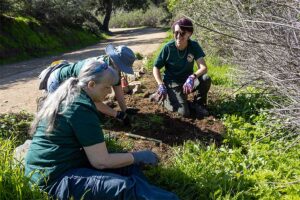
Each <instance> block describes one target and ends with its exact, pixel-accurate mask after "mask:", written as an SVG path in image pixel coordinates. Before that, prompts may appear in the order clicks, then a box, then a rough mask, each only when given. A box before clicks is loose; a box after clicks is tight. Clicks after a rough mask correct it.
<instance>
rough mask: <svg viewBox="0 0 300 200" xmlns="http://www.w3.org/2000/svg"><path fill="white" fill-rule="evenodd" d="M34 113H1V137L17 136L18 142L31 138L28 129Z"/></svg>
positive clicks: (16, 140) (16, 141)
mask: <svg viewBox="0 0 300 200" xmlns="http://www.w3.org/2000/svg"><path fill="white" fill-rule="evenodd" d="M32 120H33V115H32V114H29V113H27V112H24V111H23V112H20V113H8V114H0V138H3V139H9V138H15V143H16V144H21V143H23V142H24V141H25V140H26V139H28V138H29V136H28V130H29V127H30V123H31V121H32Z"/></svg>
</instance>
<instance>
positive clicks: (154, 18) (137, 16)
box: [109, 6, 168, 28]
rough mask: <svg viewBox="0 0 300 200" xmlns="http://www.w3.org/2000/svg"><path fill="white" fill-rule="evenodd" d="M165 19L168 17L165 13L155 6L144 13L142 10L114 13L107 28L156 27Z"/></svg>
mask: <svg viewBox="0 0 300 200" xmlns="http://www.w3.org/2000/svg"><path fill="white" fill-rule="evenodd" d="M166 17H168V13H167V11H166V10H164V9H163V8H161V7H155V6H150V7H149V8H148V9H147V10H146V11H145V12H144V11H143V10H134V11H131V12H125V11H116V12H115V14H114V15H112V17H111V20H110V24H109V26H110V27H111V28H125V27H126V28H129V27H139V26H149V27H158V26H161V25H162V22H163V20H164V19H165V18H166Z"/></svg>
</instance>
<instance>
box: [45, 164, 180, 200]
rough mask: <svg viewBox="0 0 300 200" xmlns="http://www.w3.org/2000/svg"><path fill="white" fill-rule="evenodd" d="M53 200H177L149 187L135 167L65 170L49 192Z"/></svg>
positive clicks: (166, 193) (173, 196)
mask: <svg viewBox="0 0 300 200" xmlns="http://www.w3.org/2000/svg"><path fill="white" fill-rule="evenodd" d="M48 193H49V194H50V195H51V196H53V197H54V198H55V199H56V198H57V199H60V200H63V199H70V198H71V197H72V198H73V199H74V200H77V199H85V200H86V199H101V200H104V199H109V200H113V199H120V200H121V199H124V200H131V199H144V200H146V199H149V200H150V199H151V200H160V199H161V200H171V199H172V200H173V199H174V200H178V197H177V196H176V195H175V194H173V193H171V192H168V191H166V190H163V189H160V188H158V187H156V186H153V185H150V184H149V183H148V182H147V180H146V178H145V176H144V175H143V173H142V171H141V170H140V169H139V167H138V166H136V165H131V166H128V167H123V168H119V169H112V170H101V171H100V170H96V169H92V168H78V169H72V170H69V171H67V172H66V173H65V174H63V175H62V176H61V178H59V179H58V180H57V181H56V182H55V183H54V184H53V185H52V187H51V188H50V189H49V191H48Z"/></svg>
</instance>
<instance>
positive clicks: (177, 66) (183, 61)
mask: <svg viewBox="0 0 300 200" xmlns="http://www.w3.org/2000/svg"><path fill="white" fill-rule="evenodd" d="M204 56H205V53H204V52H203V50H202V48H201V47H200V45H199V43H198V42H196V41H193V40H189V41H188V46H187V48H186V49H185V50H182V51H180V50H178V49H177V47H176V45H175V40H171V41H170V42H168V43H167V44H166V45H165V46H164V47H163V48H162V50H161V52H160V54H159V55H158V57H157V58H156V61H155V63H154V66H155V67H157V68H159V69H161V68H163V67H165V71H164V78H163V79H164V82H165V83H171V82H175V83H178V84H183V83H184V82H185V81H186V79H187V78H188V76H189V75H191V74H193V67H194V61H195V60H197V59H199V58H201V57H204Z"/></svg>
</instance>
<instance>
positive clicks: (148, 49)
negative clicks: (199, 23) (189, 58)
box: [0, 28, 166, 113]
mask: <svg viewBox="0 0 300 200" xmlns="http://www.w3.org/2000/svg"><path fill="white" fill-rule="evenodd" d="M112 31H113V32H114V33H115V35H114V36H113V37H111V38H110V39H109V40H108V41H105V42H101V43H99V44H96V45H93V46H89V47H87V48H84V49H80V50H77V51H73V52H69V53H64V54H62V55H58V56H49V57H44V58H38V59H33V60H29V61H24V62H20V63H15V64H10V65H3V66H0V113H7V112H19V111H21V110H26V111H28V112H31V113H33V112H35V110H36V98H37V97H38V96H40V95H41V92H40V91H39V90H38V79H37V76H38V74H39V73H40V72H41V71H42V69H44V68H45V67H46V66H47V65H49V63H51V62H52V61H53V60H58V59H66V60H69V61H72V62H74V61H77V60H81V59H84V58H87V57H92V56H97V55H101V54H104V47H105V46H106V45H107V44H108V43H112V44H114V45H128V46H129V47H130V48H131V49H132V50H133V51H134V52H139V53H140V54H142V55H144V56H147V55H149V54H151V53H153V52H154V51H155V50H156V49H157V48H158V47H159V46H160V44H161V42H162V41H163V40H164V38H165V37H166V33H165V32H164V31H162V30H160V29H154V28H136V29H113V30H112Z"/></svg>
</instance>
